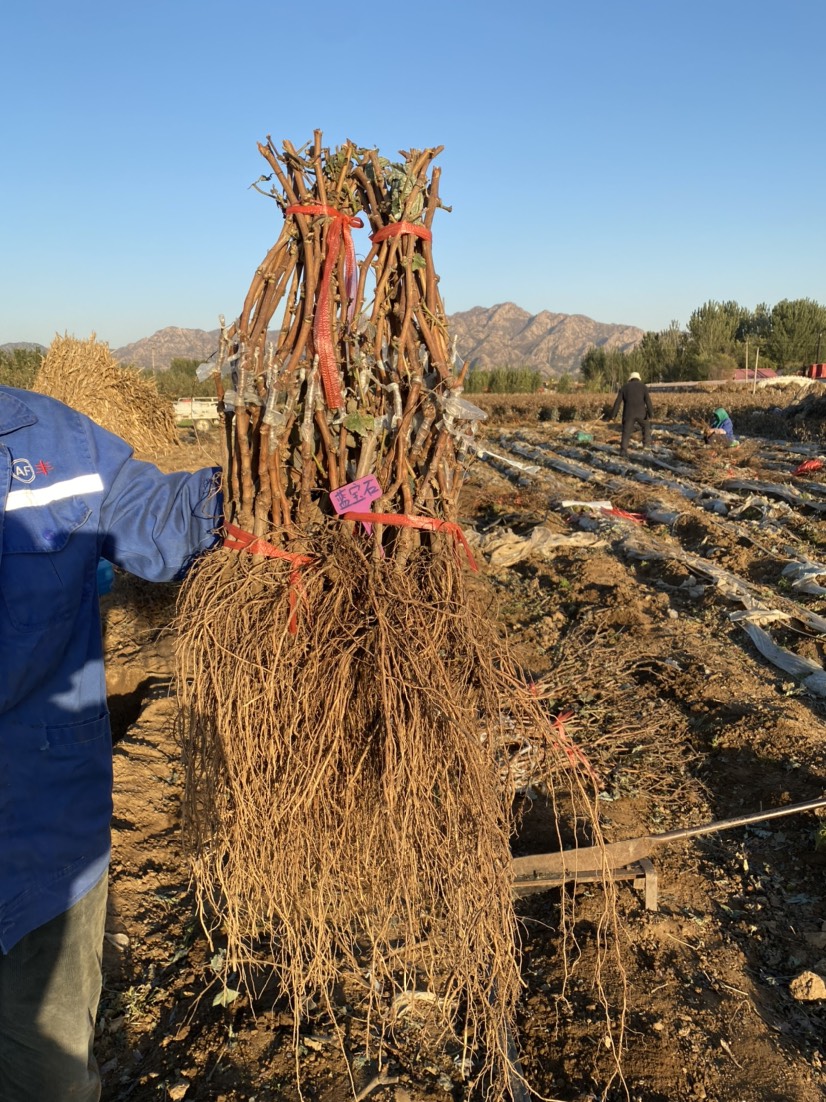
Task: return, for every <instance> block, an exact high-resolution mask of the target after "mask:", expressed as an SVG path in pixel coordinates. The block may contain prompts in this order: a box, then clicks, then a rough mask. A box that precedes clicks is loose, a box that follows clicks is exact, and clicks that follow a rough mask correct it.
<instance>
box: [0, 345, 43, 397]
mask: <svg viewBox="0 0 826 1102" xmlns="http://www.w3.org/2000/svg"><path fill="white" fill-rule="evenodd" d="M42 362H43V353H42V352H41V351H40V350H39V349H37V348H12V349H8V350H7V351H0V384H2V385H3V386H16V387H20V388H21V389H23V390H30V389H31V387H32V384H33V383H34V378H35V375H37V372H38V370H39V368H40V365H41V363H42Z"/></svg>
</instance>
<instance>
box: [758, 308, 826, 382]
mask: <svg viewBox="0 0 826 1102" xmlns="http://www.w3.org/2000/svg"><path fill="white" fill-rule="evenodd" d="M822 334H826V307H823V306H821V305H820V303H818V302H815V301H814V300H813V299H810V298H797V299H783V300H782V301H781V302H778V303H777V305H776V306H773V307H772V311H771V330H770V332H769V334H768V337H767V339H766V350H767V352H768V354H769V356H770V357H771V359H772V360H773V361H774V362H775V363H776V364H777V367H778V369H779V370H780V371H786V372H792V371H797V370H798V369H800V368H801V367H804V366H805V365H806V364H810V363H814V362H815V357H816V356H817V354H818V347H819V346H820V349H821V352H822V350H823V340H822V339H821V335H822Z"/></svg>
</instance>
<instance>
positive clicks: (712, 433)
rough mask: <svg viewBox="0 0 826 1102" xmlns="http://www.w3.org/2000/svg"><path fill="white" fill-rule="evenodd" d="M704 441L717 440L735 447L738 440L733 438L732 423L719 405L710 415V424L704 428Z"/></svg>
mask: <svg viewBox="0 0 826 1102" xmlns="http://www.w3.org/2000/svg"><path fill="white" fill-rule="evenodd" d="M705 437H706V443H707V444H708V443H709V442H710V441H712V440H719V441H720V442H721V443H724V444H726V445H727V446H728V447H730V448H736V447H737V445H738V443H739V441H738V440H735V438H734V425H733V423H732V420H731V418H730V417H729V415H728V413H727V411H726V410H724V409H723V407H722V406H720V407H719V408H718V409H715V411H714V413H712V415H711V424H710V426H709V427H708V428H707V429H706V434H705Z"/></svg>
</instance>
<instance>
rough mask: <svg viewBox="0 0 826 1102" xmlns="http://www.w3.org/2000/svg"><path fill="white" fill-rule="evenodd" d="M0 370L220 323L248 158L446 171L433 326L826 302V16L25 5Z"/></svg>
mask: <svg viewBox="0 0 826 1102" xmlns="http://www.w3.org/2000/svg"><path fill="white" fill-rule="evenodd" d="M3 39H4V48H3V62H2V70H1V71H2V74H3V78H4V79H3V85H4V96H3V101H4V102H3V107H2V109H0V150H2V160H3V163H2V170H1V171H0V344H2V343H5V342H7V341H37V342H40V343H42V344H48V343H49V342H50V341H51V340H52V338H53V337H54V335H55V334H56V333H61V334H62V333H69V334H70V335H74V336H77V337H81V338H85V337H87V336H89V335H90V334H91V333H92V332H95V333H96V334H97V336H98V338H99V339H100V340H105V341H108V342H109V344H110V345H111V346H112V347H113V348H117V347H119V346H121V345H123V344H126V343H129V342H131V341H133V340H137V339H139V338H141V337H145V336H149V335H150V334H152V333H154V332H155V331H156V330H158V329H161V328H163V327H165V326H169V325H175V326H182V327H186V328H198V329H214V328H217V325H218V315H219V314H224V315H226V317H227V318H228V319H231V318H232V317H234V316H235V315H236V314H237V312H238V311H239V309H240V307H241V304H242V302H243V298H244V295H245V293H246V290H247V287H248V285H249V282H250V279H251V278H252V275H253V272H254V269H255V266H256V265H257V263H258V262H259V261H260V259H261V258H262V257H263V255H264V253H265V252H266V251H267V249H268V248H269V247H270V245H271V244H272V243H273V242H274V241H275V239H276V236H277V234H278V231H279V228H280V215H279V214H278V211H277V208H276V206H275V204H274V203H272V202H271V201H270V200H267V199H266V198H264V197H262V196H261V195H259V194H258V193H257V192H255V191H254V190H251V189H250V187H249V185H250V184H251V183H252V182H253V181H254V180H255V179H256V178H257V177H258V176H259V175H261V173H262V172H264V171H265V169H266V164H265V162H264V160H263V158H262V157H261V156H260V154H259V153H258V150H257V144H256V143H257V142H258V141H260V140H264V139H265V137H266V135H268V134H270V135H272V137H273V139H274V141H275V142H276V144H278V145H280V143H281V141H282V140H283V139H285V138H286V139H288V140H290V141H292V142H293V143H294V144H296V145H301V144H303V143H304V142H306V141H308V140H310V139H311V137H312V133H313V130H314V129H316V128H318V129H321V130H322V131H323V135H324V143H325V145H329V146H335V145H338V144H340V143H341V142H343V141H344V140H345V139H347V138H351V139H352V140H353V141H355V142H357V143H358V144H360V145H365V146H368V145H370V146H373V145H374V146H377V147H378V148H379V150H380V151H381V153H382V154H383V155H386V156H390V157H391V158H392V157H394V156H395V154H396V152H397V151H398V150H400V149H406V148H410V147H415V148H422V147H425V146H435V145H444V147H445V149H444V152H443V153H442V154H441V156H440V158H439V160H438V162H437V163H438V164H440V165H441V168H442V184H441V194H442V197H443V200H444V202H445V203H447V204H449V205H451V206H452V207H453V212H452V213H451V214H448V213H444V212H441V213H440V214H439V215H438V216H437V219H436V223H435V225H434V258H435V262H436V266H437V270H438V272H439V274H440V277H441V290H442V294H443V297H444V300H445V306H446V309H447V311H448V312H449V313H452V312H454V311H458V310H466V309H470V308H471V307H473V306H485V307H489V306H493V305H495V304H497V303H500V302H507V301H510V302H515V303H516V304H517V305H519V306H521V307H523V308H524V309H525V310H528V311H530V312H531V313H536V312H538V311H540V310H550V311H553V312H559V313H566V314H586V315H587V316H589V317H592V318H594V319H596V320H597V321H603V322H614V323H622V324H627V325H637V326H640V327H641V328H643V329H661V328H665V327H666V326H667V325H668V324H669V322H670V321H671V320H672V319H674V320H676V321H678V322H679V323H680V324H681V325H683V326H684V325H685V323H686V322H687V321H688V318H689V316H690V314H691V312H692V311H693V310H694V309H695V308H696V307H698V306H700V305H701V304H702V303H703V302H705V301H707V300H709V299H717V300H723V299H736V300H737V301H738V302H740V303H742V304H743V305H745V306H749V307H752V308H753V307H754V306H755V305H757V303H759V302H767V303H769V304H770V305H771V304H773V303H775V302H777V301H779V300H780V299H783V298H804V297H808V298H814V299H816V300H817V301H818V302H821V303H826V248H825V247H824V246H826V230H825V229H824V225H825V223H826V219H824V196H826V172H824V169H826V127H824V118H826V111H824V107H825V106H826V72H825V71H824V64H823V60H824V56H826V3H824V2H823V0H784V3H782V4H781V3H779V2H775V3H767V2H764V0H752V2H750V3H746V2H743V0H691V2H685V0H658V2H653V0H625V2H620V0H576V2H568V3H564V4H563V3H559V2H557V0H544V2H537V0H522V2H521V3H519V4H500V5H489V4H482V3H470V2H465V0H455V2H451V0H442V2H440V3H433V2H431V0H420V2H419V3H417V4H413V5H410V6H409V7H406V6H405V5H403V4H399V3H396V4H385V5H367V6H364V5H350V6H348V5H341V4H331V3H328V0H316V3H315V4H313V5H289V6H288V5H283V4H280V3H278V2H277V0H271V2H270V3H266V4H265V3H255V2H250V0H233V2H232V3H229V2H224V0H199V2H197V3H195V2H192V0H163V2H159V0H143V2H142V3H136V4H129V5H123V4H118V5H114V4H111V3H105V4H104V3H102V2H100V0H76V2H74V3H72V4H66V3H63V2H61V3H56V2H54V0H27V2H26V3H25V4H23V3H17V4H12V5H7V7H6V10H5V12H4V16H3Z"/></svg>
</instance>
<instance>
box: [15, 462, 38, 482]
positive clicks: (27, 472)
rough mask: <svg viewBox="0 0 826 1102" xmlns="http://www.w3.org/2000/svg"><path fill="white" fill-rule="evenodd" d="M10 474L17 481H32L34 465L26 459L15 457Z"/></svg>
mask: <svg viewBox="0 0 826 1102" xmlns="http://www.w3.org/2000/svg"><path fill="white" fill-rule="evenodd" d="M11 476H12V478H16V479H17V481H18V482H34V467H33V466H32V465H31V463H30V462H29V461H28V459H15V461H14V464H13V466H12V469H11Z"/></svg>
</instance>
